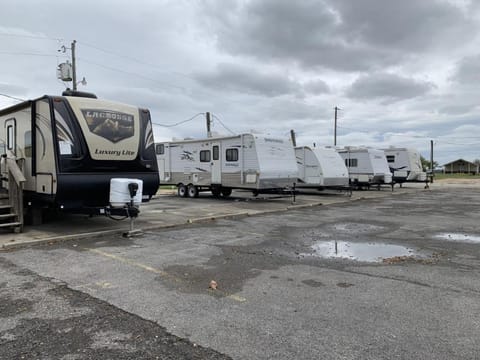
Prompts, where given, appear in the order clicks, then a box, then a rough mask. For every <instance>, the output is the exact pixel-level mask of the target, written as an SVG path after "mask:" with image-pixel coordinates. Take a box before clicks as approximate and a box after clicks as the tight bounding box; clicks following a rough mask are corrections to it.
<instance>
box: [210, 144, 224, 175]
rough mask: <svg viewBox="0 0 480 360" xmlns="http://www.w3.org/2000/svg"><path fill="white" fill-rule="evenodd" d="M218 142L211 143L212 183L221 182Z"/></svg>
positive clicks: (220, 160)
mask: <svg viewBox="0 0 480 360" xmlns="http://www.w3.org/2000/svg"><path fill="white" fill-rule="evenodd" d="M221 150H222V149H221V147H220V143H218V142H216V143H212V184H221V183H222V151H221Z"/></svg>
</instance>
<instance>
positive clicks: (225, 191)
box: [222, 188, 232, 197]
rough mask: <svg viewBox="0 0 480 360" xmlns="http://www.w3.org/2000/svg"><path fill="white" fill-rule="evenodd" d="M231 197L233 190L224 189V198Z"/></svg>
mask: <svg viewBox="0 0 480 360" xmlns="http://www.w3.org/2000/svg"><path fill="white" fill-rule="evenodd" d="M230 195H232V189H230V188H222V196H223V197H229V196H230Z"/></svg>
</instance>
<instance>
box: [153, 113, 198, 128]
mask: <svg viewBox="0 0 480 360" xmlns="http://www.w3.org/2000/svg"><path fill="white" fill-rule="evenodd" d="M200 115H205V113H198V114H196V115H194V116H192V117H191V118H189V119H186V120H182V121H179V122H176V123H175V124H169V125H166V124H159V123H156V122H153V121H152V124H153V125H158V126H163V127H174V126H178V125H181V124H184V123H186V122H189V121H192V120H193V119H195V118H196V117H197V116H200Z"/></svg>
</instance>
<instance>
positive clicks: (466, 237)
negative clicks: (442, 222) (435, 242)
mask: <svg viewBox="0 0 480 360" xmlns="http://www.w3.org/2000/svg"><path fill="white" fill-rule="evenodd" d="M435 238H437V239H441V240H448V241H460V242H468V243H480V236H477V235H470V234H459V233H444V234H438V235H435Z"/></svg>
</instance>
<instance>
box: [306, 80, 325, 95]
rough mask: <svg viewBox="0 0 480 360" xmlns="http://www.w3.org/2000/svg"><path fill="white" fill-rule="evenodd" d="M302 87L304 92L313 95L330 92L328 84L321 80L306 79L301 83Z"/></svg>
mask: <svg viewBox="0 0 480 360" xmlns="http://www.w3.org/2000/svg"><path fill="white" fill-rule="evenodd" d="M303 89H304V90H305V91H306V92H308V93H310V94H314V95H320V94H328V93H329V92H330V88H329V86H328V85H327V83H326V82H325V81H323V80H312V81H308V82H306V83H305V84H303Z"/></svg>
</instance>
